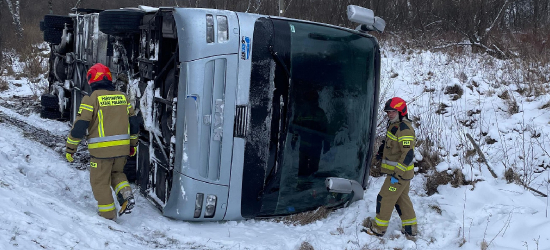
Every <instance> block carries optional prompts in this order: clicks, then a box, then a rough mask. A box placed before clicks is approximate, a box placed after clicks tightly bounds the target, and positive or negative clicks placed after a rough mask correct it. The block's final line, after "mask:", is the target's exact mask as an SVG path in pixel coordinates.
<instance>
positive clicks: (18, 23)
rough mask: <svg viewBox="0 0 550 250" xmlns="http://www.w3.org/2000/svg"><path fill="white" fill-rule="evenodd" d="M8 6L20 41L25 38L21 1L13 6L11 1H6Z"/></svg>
mask: <svg viewBox="0 0 550 250" xmlns="http://www.w3.org/2000/svg"><path fill="white" fill-rule="evenodd" d="M5 1H6V3H7V4H8V9H9V10H10V14H11V16H12V18H13V24H14V25H15V30H16V33H17V37H18V38H19V40H21V39H22V38H23V27H22V26H21V16H19V0H15V5H14V4H12V2H11V0H5Z"/></svg>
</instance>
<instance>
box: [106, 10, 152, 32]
mask: <svg viewBox="0 0 550 250" xmlns="http://www.w3.org/2000/svg"><path fill="white" fill-rule="evenodd" d="M143 15H145V12H143V11H141V10H136V9H112V10H105V11H103V12H101V13H99V30H100V31H101V32H103V33H105V34H108V35H115V36H120V35H126V34H134V33H139V32H140V29H139V26H140V25H141V20H142V19H143Z"/></svg>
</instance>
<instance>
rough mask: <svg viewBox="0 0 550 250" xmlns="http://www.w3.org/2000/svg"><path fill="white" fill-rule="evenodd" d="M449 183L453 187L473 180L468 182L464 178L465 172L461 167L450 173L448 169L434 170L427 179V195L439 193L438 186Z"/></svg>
mask: <svg viewBox="0 0 550 250" xmlns="http://www.w3.org/2000/svg"><path fill="white" fill-rule="evenodd" d="M448 183H450V184H451V185H452V186H453V187H458V186H461V185H468V184H472V182H468V181H466V180H465V179H464V174H463V173H462V170H460V169H455V170H453V171H452V172H451V173H450V174H449V173H448V171H443V172H437V171H434V173H433V174H432V175H429V176H428V179H427V180H426V193H427V195H428V196H430V195H433V194H435V193H437V188H438V187H439V186H440V185H447V184H448Z"/></svg>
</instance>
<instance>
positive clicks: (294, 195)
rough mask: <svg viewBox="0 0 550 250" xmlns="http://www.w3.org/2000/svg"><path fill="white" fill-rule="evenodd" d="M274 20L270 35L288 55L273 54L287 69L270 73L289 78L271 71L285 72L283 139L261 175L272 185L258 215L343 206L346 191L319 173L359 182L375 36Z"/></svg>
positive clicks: (373, 96) (369, 115)
mask: <svg viewBox="0 0 550 250" xmlns="http://www.w3.org/2000/svg"><path fill="white" fill-rule="evenodd" d="M278 22H279V25H274V33H275V34H276V35H278V34H283V35H281V36H280V37H283V43H288V44H285V46H280V45H279V47H285V48H288V51H286V53H285V54H284V55H286V57H287V58H286V61H285V60H284V58H283V59H282V60H279V61H280V62H281V63H284V64H285V65H284V67H285V68H286V69H287V70H286V71H282V70H279V71H275V74H288V75H289V76H290V77H288V76H281V75H275V79H277V78H278V77H279V78H284V77H287V78H290V81H289V83H288V86H289V87H288V97H287V99H285V100H286V101H285V102H286V107H284V108H286V112H283V114H284V115H285V116H286V117H285V119H282V120H284V121H285V123H286V124H285V125H284V126H286V129H284V130H283V129H282V131H285V132H286V137H285V138H284V139H281V141H282V142H284V144H283V145H282V146H281V147H280V151H281V152H280V153H279V154H278V156H277V163H276V164H274V165H276V166H275V167H276V168H277V169H276V170H275V171H271V172H272V173H274V175H275V177H273V178H267V180H266V188H269V189H270V190H275V191H269V190H268V191H265V192H264V195H263V197H262V199H263V200H262V208H261V211H260V214H263V215H285V214H291V213H297V212H302V211H307V210H311V209H314V208H316V207H319V206H339V205H342V204H343V203H345V202H346V201H348V200H349V198H351V194H346V195H342V194H335V193H329V192H328V191H327V189H326V186H325V179H326V178H327V177H341V178H347V179H350V180H356V181H358V182H361V180H362V178H363V176H364V175H365V172H366V171H365V168H366V164H365V161H366V157H367V155H368V150H370V148H369V145H370V140H371V135H370V133H371V131H372V126H373V122H372V120H373V119H374V117H373V116H374V115H373V114H374V112H375V110H374V107H375V102H376V101H377V100H376V93H375V92H376V89H377V87H376V84H377V83H376V79H375V73H376V72H375V70H376V69H375V54H376V52H377V50H378V47H377V45H376V41H375V40H374V38H371V37H368V36H363V35H360V34H356V33H353V32H349V31H346V30H342V29H338V28H335V27H329V26H323V25H317V24H313V23H302V22H294V21H286V20H285V21H281V20H278ZM280 23H283V25H280ZM285 29H286V30H285ZM285 37H288V38H285ZM279 40H281V39H279ZM281 54H282V53H281ZM284 55H283V56H284ZM281 100H283V98H281ZM274 103H275V102H274ZM284 126H283V127H284ZM282 134H283V136H284V134H285V133H282ZM270 182H271V183H270ZM274 187H276V188H274Z"/></svg>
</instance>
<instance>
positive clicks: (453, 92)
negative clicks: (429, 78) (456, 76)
mask: <svg viewBox="0 0 550 250" xmlns="http://www.w3.org/2000/svg"><path fill="white" fill-rule="evenodd" d="M445 94H446V95H450V96H451V100H453V101H456V100H458V99H460V98H461V97H462V95H463V94H464V90H463V89H462V87H460V85H458V84H455V85H453V86H447V87H446V88H445Z"/></svg>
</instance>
